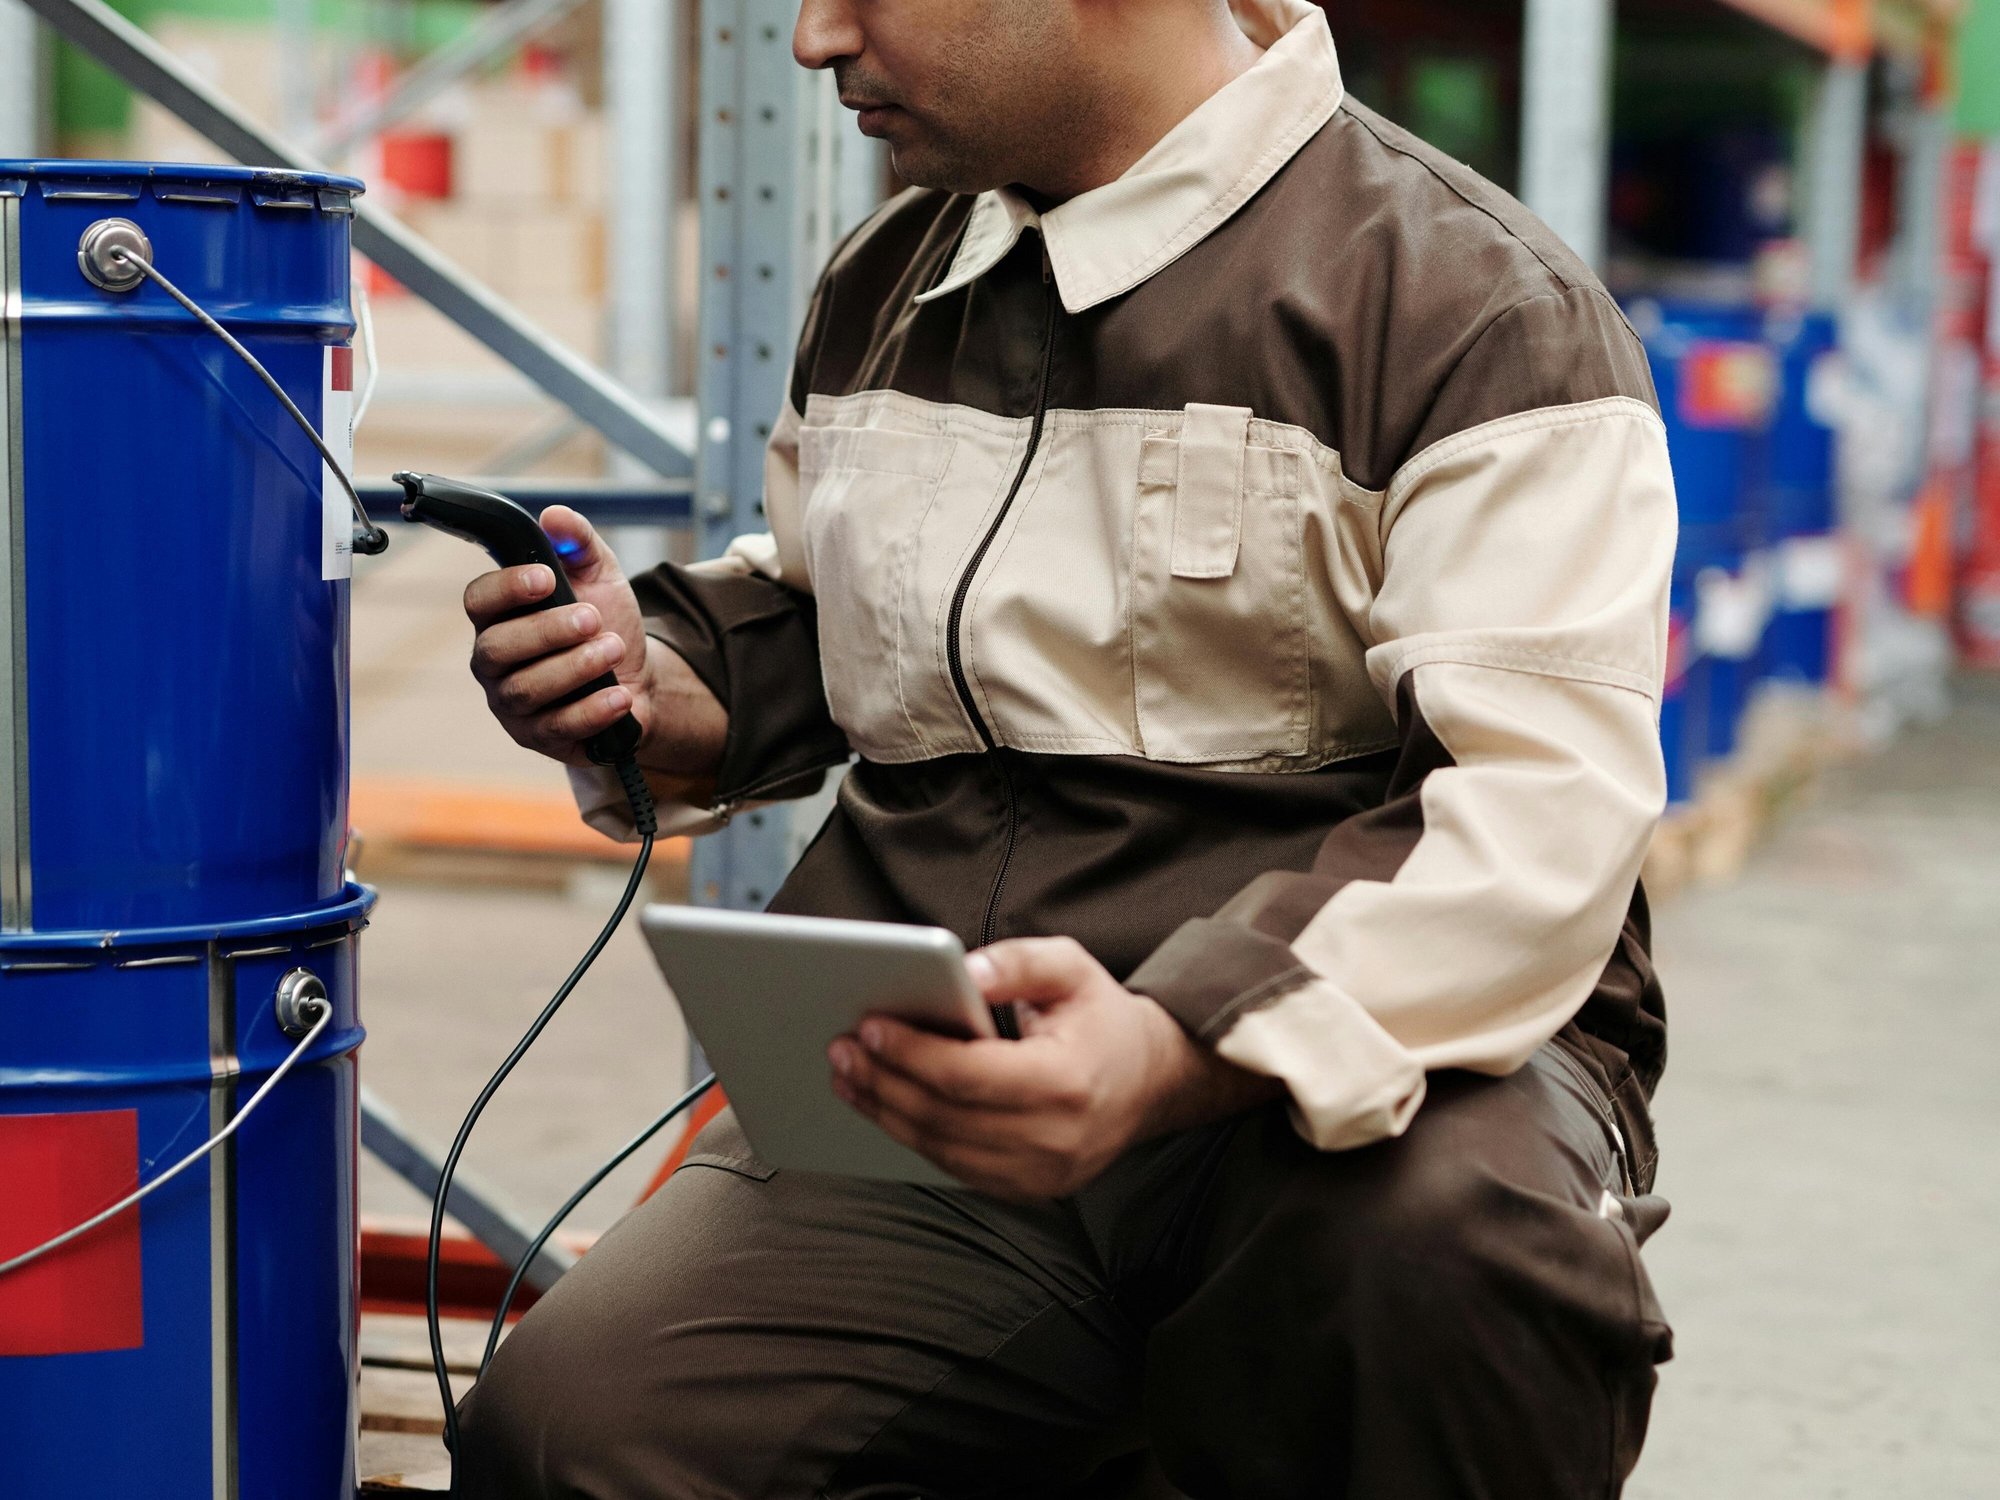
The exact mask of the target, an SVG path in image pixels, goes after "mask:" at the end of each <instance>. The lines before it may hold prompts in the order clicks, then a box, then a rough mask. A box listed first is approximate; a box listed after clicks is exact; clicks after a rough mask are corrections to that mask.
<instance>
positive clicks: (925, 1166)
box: [640, 906, 998, 1187]
mask: <svg viewBox="0 0 2000 1500" xmlns="http://www.w3.org/2000/svg"><path fill="white" fill-rule="evenodd" d="M640 925H641V927H643V928H644V929H645V933H646V940H647V941H648V942H649V943H650V944H651V945H652V948H653V956H654V958H655V959H657V960H658V962H659V965H660V972H661V973H662V974H664V975H666V977H667V983H668V985H670V986H671V987H672V989H673V992H674V997H675V998H676V999H677V1000H678V1001H679V1002H680V1007H681V1014H682V1015H683V1016H685V1017H686V1018H687V1024H688V1029H689V1030H690V1031H692V1032H693V1033H694V1035H695V1039H696V1040H697V1041H699V1042H700V1043H701V1046H702V1050H703V1051H704V1052H706V1053H707V1054H708V1061H709V1065H710V1066H711V1067H713V1068H714V1069H715V1073H716V1077H718V1078H719V1079H721V1081H722V1087H723V1089H724V1090H725V1091H726V1092H727V1093H728V1095H729V1102H730V1103H731V1104H732V1105H733V1106H734V1107H735V1109H736V1118H737V1120H738V1122H739V1123H740V1124H741V1125H742V1126H743V1133H744V1135H746V1136H747V1137H748V1138H749V1141H750V1145H751V1147H752V1148H753V1149H754V1150H755V1151H756V1152H757V1154H758V1155H759V1156H760V1157H762V1158H763V1159H764V1160H765V1161H766V1162H768V1163H770V1164H771V1165H772V1166H774V1167H787V1168H791V1169H794V1170H797V1171H805V1172H835V1173H840V1174H843V1175H845V1176H849V1177H878V1178H886V1179H888V1180H890V1181H894V1182H921V1183H929V1184H932V1185H935V1186H941V1187H950V1186H958V1185H959V1184H958V1182H957V1179H955V1178H953V1177H952V1176H950V1175H949V1174H948V1173H946V1172H945V1171H944V1170H943V1169H942V1168H940V1167H937V1166H935V1165H933V1164H932V1163H931V1162H929V1161H927V1160H925V1159H924V1158H923V1157H921V1156H919V1155H917V1153H916V1152H914V1151H911V1150H910V1149H908V1148H907V1147H905V1146H902V1145H899V1144H897V1143H896V1142H895V1141H893V1140H891V1139H890V1138H889V1137H888V1136H886V1135H884V1134H883V1133H882V1132H881V1131H880V1130H879V1129H877V1128H876V1127H875V1126H874V1125H873V1124H871V1123H869V1121H867V1120H866V1119H864V1118H862V1116H860V1115H858V1114H856V1113H855V1112H854V1111H853V1110H852V1109H850V1108H849V1107H848V1106H847V1105H845V1104H843V1103H841V1101H840V1100H839V1099H838V1098H836V1097H835V1096H834V1093H833V1089H832V1087H831V1086H830V1083H829V1077H830V1069H829V1065H828V1063H827V1060H826V1049H827V1046H828V1044H829V1043H831V1042H832V1041H833V1039H834V1038H835V1037H837V1036H840V1035H842V1034H843V1033H846V1032H851V1031H852V1030H854V1028H855V1026H856V1024H858V1023H859V1022H860V1020H861V1018H862V1017H863V1016H866V1015H870V1014H882V1015H892V1016H897V1017H900V1018H902V1019H904V1020H907V1021H910V1022H912V1023H914V1024H916V1025H919V1026H924V1027H928V1028H930V1029H931V1030H934V1031H943V1032H947V1033H950V1034H952V1035H957V1036H966V1037H975V1036H977V1037H990V1036H995V1035H997V1034H998V1033H997V1032H996V1031H995V1029H994V1026H993V1017H992V1013H991V1012H990V1011H989V1010H988V1009H987V1008H986V1003H985V1001H984V1000H982V999H981V998H980V994H979V990H978V989H977V987H976V986H974V984H973V982H972V976H971V975H970V974H968V973H966V971H965V950H964V948H962V947H961V946H960V945H959V941H958V939H957V938H956V937H954V936H953V935H952V934H951V933H949V932H946V931H945V930H944V929H943V928H941V927H907V926H902V925H900V924H897V923H893V922H849V921H838V920H834V919H832V918H827V917H781V916H769V915H760V914H752V913H748V912H734V911H715V910H712V909H710V908H707V907H697V906H649V907H647V908H646V910H645V913H644V915H643V916H641V918H640Z"/></svg>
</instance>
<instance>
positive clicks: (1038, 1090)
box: [856, 1016, 1067, 1110]
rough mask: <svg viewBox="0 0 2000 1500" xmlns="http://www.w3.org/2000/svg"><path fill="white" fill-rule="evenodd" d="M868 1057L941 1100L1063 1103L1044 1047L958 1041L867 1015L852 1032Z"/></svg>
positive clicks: (999, 1105) (1013, 1106)
mask: <svg viewBox="0 0 2000 1500" xmlns="http://www.w3.org/2000/svg"><path fill="white" fill-rule="evenodd" d="M856 1036H857V1037H858V1038H859V1040H860V1042H861V1045H862V1046H863V1047H864V1048H866V1049H867V1051H868V1054H869V1055H870V1056H871V1057H873V1058H874V1060H875V1061H876V1062H877V1063H879V1064H881V1065H882V1066H883V1067H885V1068H891V1069H894V1070H895V1071H896V1072H898V1073H901V1074H903V1075H904V1076H905V1077H906V1078H909V1079H910V1080H911V1081H912V1082H914V1083H917V1084H919V1085H921V1086H922V1087H924V1088H926V1089H928V1090H929V1091H930V1092H931V1093H933V1094H936V1095H937V1096H939V1097H940V1098H942V1099H947V1100H950V1101H952V1102H954V1103H957V1104H961V1105H972V1106H976V1107H978V1108H981V1109H989V1110H1025V1109H1045V1108H1048V1107H1049V1106H1050V1105H1051V1104H1059V1103H1062V1102H1064V1101H1065V1100H1066V1099H1067V1091H1066V1089H1065V1088H1064V1087H1063V1086H1062V1083H1061V1080H1060V1077H1059V1075H1057V1074H1056V1073H1055V1068H1056V1065H1057V1061H1058V1060H1057V1058H1056V1057H1055V1056H1054V1055H1053V1054H1052V1052H1051V1050H1050V1049H1049V1048H1047V1047H1024V1046H1023V1045H1022V1044H1021V1043H1020V1042H1013V1041H1000V1040H997V1039H996V1040H983V1039H982V1040H975V1041H970V1042H967V1041H960V1040H959V1039H958V1038H956V1037H943V1036H937V1035H935V1034H934V1033H932V1032H928V1031H919V1030H918V1029H917V1028H916V1027H914V1026H908V1025H905V1024H904V1023H903V1022H901V1021H897V1020H894V1019H892V1018H891V1017H888V1016H870V1017H868V1019H866V1020H865V1021H863V1022H862V1023H861V1025H860V1028H859V1029H858V1031H857V1032H856Z"/></svg>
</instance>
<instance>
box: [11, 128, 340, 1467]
mask: <svg viewBox="0 0 2000 1500" xmlns="http://www.w3.org/2000/svg"><path fill="white" fill-rule="evenodd" d="M360 186H361V185H360V184H359V183H358V182H355V181H353V180H352V179H347V178H336V177H327V176H315V175H303V174H297V173H276V172H261V171H251V170H246V169H240V168H227V167H164V166H151V165H144V164H130V163H87V162H68V161H63V162H0V547H4V548H5V549H6V551H7V554H8V559H9V564H10V565H9V566H8V567H7V568H6V569H5V570H0V578H3V579H4V588H0V594H4V596H5V597H4V598H0V631H3V632H4V633H5V634H6V636H7V641H6V643H5V648H4V649H0V717H4V718H5V719H6V720H7V722H8V726H9V733H8V734H7V735H5V736H0V1177H4V1178H6V1179H7V1180H8V1181H9V1184H10V1191H9V1192H7V1193H4V1194H0V1259H4V1258H6V1257H7V1256H9V1255H12V1254H16V1253H18V1252H20V1251H21V1250H24V1249H26V1248H28V1247H30V1246H32V1245H35V1244H38V1243H40V1242H41V1241H42V1240H44V1239H47V1238H48V1237H49V1236H50V1235H51V1234H53V1233H55V1232H58V1231H60V1230H62V1229H64V1228H67V1227H68V1226H69V1225H70V1224H72V1223H75V1222H77V1221H79V1220H80V1219H82V1218H84V1217H87V1216H88V1215H89V1213H90V1212H92V1211H94V1210H96V1209H98V1208H101V1207H104V1206H105V1205H107V1204H108V1203H110V1202H113V1201H115V1200H116V1199H118V1198H119V1197H122V1196H123V1195H124V1194H125V1193H126V1192H128V1191H130V1190H131V1189H132V1188H133V1187H135V1186H136V1185H137V1184H138V1182H139V1181H141V1180H151V1179H152V1178H154V1177H156V1176H157V1175H158V1174H159V1172H160V1171H162V1170H164V1168H165V1167H167V1166H168V1165H170V1164H171V1163H173V1162H174V1161H177V1160H178V1159H179V1158H180V1157H181V1156H183V1155H184V1154H185V1153H186V1152H187V1151H189V1150H191V1149H192V1148H194V1147H196V1146H198V1145H199V1144H200V1143H201V1142H202V1141H203V1140H204V1139H206V1138H207V1136H208V1135H210V1134H211V1133H213V1132H214V1131H215V1130H216V1129H217V1128H218V1127H219V1126H220V1125H221V1124H223V1123H225V1122H226V1121H227V1120H228V1119H229V1118H231V1116H232V1115H233V1113H234V1111H235V1110H236V1109H237V1108H238V1107H239V1106H240V1105H241V1103H242V1102H243V1101H244V1100H245V1099H247V1098H248V1097H249V1095H250V1094H251V1093H252V1092H253V1091H254V1090H255V1089H256V1088H257V1087H258V1085H259V1084H260V1083H262V1082H263V1081H264V1080H265V1079H266V1078H267V1077H268V1076H269V1075H270V1073H271V1071H272V1070H273V1069H274V1068H275V1067H276V1066H277V1065H278V1064H279V1063H280V1062H281V1061H282V1060H283V1059H284V1058H285V1057H286V1056H287V1055H288V1054H289V1052H290V1051H291V1050H292V1047H293V1045H294V1044H293V1041H292V1039H291V1038H290V1037H288V1036H287V1035H285V1034H284V1033H283V1032H282V1031H281V1030H280V1029H279V1026H278V1021H277V1017H276V1013H275V1008H274V998H275V995H276V992H277V989H278V987H279V983H280V981H281V979H283V978H284V977H285V976H286V975H287V974H289V973H291V972H292V971H294V970H297V969H305V970H308V971H309V972H310V973H311V974H313V975H314V976H316V977H317V978H318V979H319V980H320V981H321V983H322V984H323V985H324V987H325V989H326V991H327V993H328V996H329V998H330V1001H331V1006H332V1020H331V1022H330V1023H329V1024H328V1025H327V1026H326V1027H325V1028H324V1029H323V1030H322V1032H321V1033H320V1035H319V1038H318V1040H317V1041H316V1042H315V1043H314V1045H313V1047H312V1049H311V1050H310V1051H309V1052H308V1053H306V1054H305V1055H304V1056H303V1057H302V1058H301V1059H300V1061H299V1063H298V1065H297V1066H296V1068H295V1069H294V1071H293V1072H291V1073H290V1074H288V1075H287V1076H286V1077H285V1078H284V1080H282V1082H280V1083H279V1085H278V1086H277V1088H276V1089H274V1090H273V1092H272V1093H271V1095H270V1096H269V1097H268V1098H267V1099H266V1100H265V1102H264V1103H263V1105H262V1106H260V1108H259V1110H258V1112H257V1114H256V1115H254V1116H253V1117H252V1118H251V1119H250V1120H248V1121H247V1122H246V1123H245V1124H244V1126H243V1128H242V1130H241V1131H240V1132H238V1133H237V1134H236V1135H235V1136H234V1137H233V1138H232V1139H231V1140H230V1141H228V1142H226V1143H225V1144H224V1145H223V1146H221V1147H220V1148H218V1149H217V1150H216V1151H215V1152H214V1153H212V1154H211V1155H210V1156H209V1157H208V1158H207V1159H206V1160H205V1161H204V1162H202V1163H200V1164H198V1165H196V1166H195V1167H193V1168H191V1169H190V1170H189V1171H187V1172H185V1173H184V1174H182V1175H181V1176H179V1177H176V1178H175V1179H174V1180H173V1181H171V1182H170V1183H168V1184H166V1185H165V1186H164V1187H163V1188H162V1189H161V1190H160V1191H159V1192H158V1193H156V1194H154V1195H153V1196H152V1197H149V1198H148V1199H147V1200H146V1201H145V1202H143V1203H142V1204H141V1205H139V1207H138V1208H137V1209H136V1210H133V1211H128V1212H127V1213H125V1214H124V1215H122V1216H120V1217H119V1218H118V1219H116V1220H113V1221H112V1222H111V1223H109V1224H107V1225H106V1226H104V1227H103V1228H102V1229H100V1230H97V1231H94V1232H93V1233H92V1234H90V1235H88V1236H85V1237H84V1238H82V1239H80V1240H78V1241H76V1242H74V1243H73V1244H71V1245H68V1246H65V1247H64V1248H62V1249H60V1250H58V1251H56V1252H54V1253H53V1254H51V1255H49V1256H47V1257H45V1258H43V1259H42V1260H39V1261H37V1262H35V1263H34V1264H32V1265H30V1266H28V1267H26V1268H24V1269H22V1270H19V1271H16V1272H14V1273H11V1274H10V1275H7V1276H0V1411H4V1412H6V1413H7V1414H8V1415H7V1423H6V1426H7V1437H6V1440H5V1441H4V1442H0V1494H5V1495H23V1496H26V1495H44V1494H47V1495H55V1494H78V1495H121V1496H122V1495H134V1496H136V1495H145V1496H148V1497H160V1500H198V1497H199V1500H206V1497H224V1496H233V1497H238V1500H351V1497H352V1494H353V1490H354V1482H355V1476H354V1472H353V1470H354V1459H353V1432H354V1422H355V1414H354V1384H353V1376H354V1365H355V1329H356V1319H357V1314H356V1300H355V1247H356V1222H355V1150H356V1138H357V1129H356V1108H357V1096H356V1085H355V1061H354V1053H355V1049H356V1048H357V1047H358V1046H359V1044H360V1041H361V1037H362V1032H361V1028H360V1026H359V1024H358V1021H357V1019H356V1012H355V1000H354V962H355V952H354V950H355V943H356V934H357V933H358V932H359V930H360V928H361V927H362V926H363V925H364V924H365V914H366V912H367V909H368V906H369V904H370V902H371V900H372V896H371V895H370V893H368V892H367V891H365V890H363V889H362V888H360V887H357V886H354V885H352V884H350V883H349V882H348V881H347V880H346V878H345V873H344V864H345V846H346V825H347V746H348V729H347V676H348V658H347V633H348V608H349V584H348V582H347V580H346V577H345V572H346V564H347V561H348V559H347V557H346V556H344V555H342V554H341V552H340V548H339V545H338V542H339V538H340V537H341V536H342V535H344V534H345V533H344V528H345V526H346V524H347V519H346V516H345V513H344V498H340V504H341V505H342V506H343V510H342V513H341V514H339V515H337V516H336V515H335V513H334V505H335V503H336V498H337V497H336V496H335V495H329V494H328V477H327V475H326V473H325V470H324V468H323V466H322V464H321V461H320V459H319V457H318V455H317V454H316V453H315V451H314V450H313V448H312V446H311V444H310V443H309V442H308V440H307V439H306V437H305V435H304V434H302V433H300V432H299V431H298V430H297V428H296V427H295V426H294V425H293V424H292V422H291V420H290V419H289V417H287V416H286V414H285V412H284V410H283V409H282V407H280V406H279V405H278V404H277V402H276V401H275V400H274V399H273V398H272V396H271V394H270V393H269V392H268V391H266V390H265V389H264V388H263V386H262V385H261V384H259V383H258V381H257V380H256V378H255V376H254V375H253V374H252V373H251V371H250V370H249V369H247V368H246V367H245V366H244V365H243V364H242V363H241V362H240V361H239V360H238V359H237V358H236V356H235V355H233V354H232V353H230V352H229V350H228V349H227V348H225V347H224V345H223V344H222V343H221V341H220V340H218V339H216V338H215V337H214V336H213V334H211V333H208V332H205V331H203V330H202V329H201V328H200V327H199V326H198V325H197V324H196V323H195V321H194V320H193V319H192V318H191V317H190V316H189V315H188V314H187V313H186V312H185V311H184V310H182V309H181V308H180V307H178V306H177V305H176V304H175V303H174V302H172V300H171V299H169V298H168V297H167V296H166V295H165V293H164V292H162V291H161V290H160V289H159V288H158V287H156V286H154V285H152V284H151V283H142V284H140V285H137V286H136V287H133V288H131V289H126V290H107V289H105V288H103V287H101V286H99V285H97V284H94V283H93V281H91V280H90V279H88V278H87V277H86V275H85V274H84V272H83V269H82V268H81V266H80V263H79V246H80V243H81V241H82V239H83V236H84V234H85V231H86V230H88V229H90V228H91V227H92V226H93V225H94V224H98V223H100V222H101V221H103V220H105V219H107V218H117V219H123V220H127V221H130V223H131V224H132V225H135V226H137V229H138V230H139V231H140V232H142V233H143V235H144V236H145V238H146V241H147V242H148V243H149V245H150V259H151V260H152V261H153V263H154V264H155V265H157V266H158V267H159V269H160V270H161V271H162V272H163V273H165V274H166V275H167V276H169V277H171V278H172V279H173V280H174V281H175V282H176V283H177V284H178V285H179V286H180V287H181V288H182V289H183V290H184V291H186V292H187V293H188V294H189V295H191V296H192V297H193V298H194V299H195V301H197V302H198V303H200V304H201V305H203V306H204V307H206V308H207V309H208V310H209V311H210V312H212V313H213V314H214V315H215V316H216V317H218V318H219V319H220V320H221V321H222V322H223V324H224V325H225V326H227V327H228V328H229V329H230V331H231V332H232V333H233V334H235V336H236V337H238V338H239V339H241V340H242V341H243V342H244V343H245V344H246V345H247V346H248V347H249V348H250V349H251V350H252V352H253V353H255V354H256V355H257V356H258V358H260V359H261V360H262V361H263V362H264V364H265V365H266V366H267V367H268V368H269V369H270V371H271V372H272V374H273V375H274V376H276V377H277V379H278V380H279V381H280V383H281V384H282V385H283V386H284V387H285V389H286V391H287V393H288V394H289V395H290V396H291V397H292V399H293V400H294V401H295V402H296V403H297V404H298V406H299V407H300V409H301V410H302V411H303V412H304V413H305V414H306V416H307V417H308V418H310V419H312V420H314V421H316V422H318V423H320V424H321V426H322V429H323V430H327V429H332V430H333V431H332V437H333V440H334V446H335V448H336V451H338V450H339V449H340V448H341V447H342V446H343V442H344V439H345V433H343V432H340V431H339V430H338V429H340V427H341V426H342V424H343V422H344V411H345V406H344V403H345V401H346V400H347V399H349V398H348V397H347V396H346V395H345V393H344V392H343V391H342V390H341V387H342V385H343V384H346V385H347V386H348V387H349V388H350V389H351V380H346V379H345V373H346V372H347V371H349V370H351V365H350V364H349V363H348V362H349V360H350V359H351V355H350V354H348V353H347V352H346V348H347V345H348V342H349V339H350V336H351V333H352V328H353V322H352V315H351V312H350V309H349V297H348V283H349V235H348V229H349V224H350V219H351V215H352V200H353V196H354V194H355V193H357V192H358V191H360Z"/></svg>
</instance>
